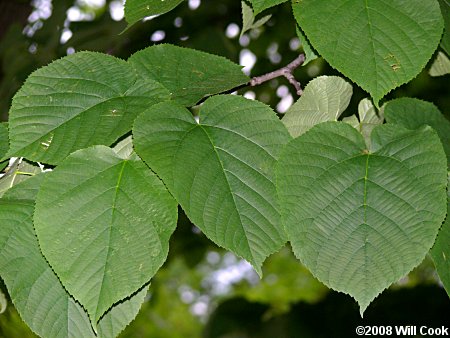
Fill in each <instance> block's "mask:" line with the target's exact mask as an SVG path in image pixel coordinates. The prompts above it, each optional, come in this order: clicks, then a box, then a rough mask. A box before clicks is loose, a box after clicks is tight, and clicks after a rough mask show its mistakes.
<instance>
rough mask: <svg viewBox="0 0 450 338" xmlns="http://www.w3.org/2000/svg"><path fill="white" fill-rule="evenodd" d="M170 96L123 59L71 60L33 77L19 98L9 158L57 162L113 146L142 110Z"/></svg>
mask: <svg viewBox="0 0 450 338" xmlns="http://www.w3.org/2000/svg"><path fill="white" fill-rule="evenodd" d="M169 97H170V95H169V93H168V91H167V90H166V89H165V88H163V87H162V86H161V85H160V84H158V83H156V82H154V81H152V80H149V79H144V78H142V77H138V76H137V75H136V73H135V71H134V70H133V68H132V67H131V66H130V65H129V64H128V63H127V62H125V61H123V60H120V59H117V58H114V57H112V56H109V55H105V54H99V53H92V52H80V53H76V54H73V55H69V56H66V57H64V58H62V59H60V60H57V61H55V62H53V63H51V64H50V65H48V66H46V67H43V68H41V69H39V70H37V71H36V72H34V73H33V74H31V75H30V76H29V77H28V79H27V80H26V82H25V84H24V85H23V87H22V88H21V89H20V90H19V91H18V92H17V94H16V95H15V96H14V99H13V102H12V106H11V110H10V119H9V137H10V145H11V147H10V150H9V156H23V157H26V158H27V159H30V160H33V161H39V162H44V163H51V164H57V163H58V162H60V161H61V160H63V159H64V158H65V157H66V156H67V155H69V154H70V153H71V152H73V151H75V150H77V149H81V148H84V147H87V146H90V145H94V144H104V145H110V144H112V143H113V142H114V141H115V140H116V139H118V138H119V137H120V136H122V135H124V134H125V133H127V132H128V131H129V130H130V129H131V125H132V123H133V121H134V119H135V118H136V116H137V115H138V114H139V113H140V112H142V111H143V110H144V109H146V108H147V107H148V106H149V105H151V104H154V103H156V102H161V101H164V100H168V99H169Z"/></svg>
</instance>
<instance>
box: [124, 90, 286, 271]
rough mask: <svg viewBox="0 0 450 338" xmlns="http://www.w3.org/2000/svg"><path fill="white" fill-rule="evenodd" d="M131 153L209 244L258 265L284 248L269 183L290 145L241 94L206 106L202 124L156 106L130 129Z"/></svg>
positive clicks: (263, 110)
mask: <svg viewBox="0 0 450 338" xmlns="http://www.w3.org/2000/svg"><path fill="white" fill-rule="evenodd" d="M133 135H134V144H135V149H136V152H137V153H138V154H139V155H140V156H141V158H143V159H144V161H145V162H146V163H147V164H148V165H149V166H150V168H152V169H153V170H154V171H155V172H156V173H157V174H158V175H159V176H160V177H161V178H162V179H163V181H164V182H165V184H166V185H167V186H168V188H169V190H170V191H171V192H172V194H173V195H174V196H175V198H176V199H177V200H178V202H179V203H180V204H181V206H182V207H183V209H184V210H185V212H186V214H187V215H188V217H189V218H190V219H191V221H192V222H193V223H194V224H195V225H197V226H198V227H199V228H200V229H201V230H202V231H203V232H204V233H205V234H206V236H208V237H209V238H210V239H211V240H212V241H214V242H215V243H216V244H218V245H220V246H222V247H224V248H227V249H229V250H231V251H233V252H234V253H236V254H237V255H239V256H241V257H243V258H245V259H246V260H247V261H249V262H250V263H251V264H252V265H253V266H254V267H255V269H256V271H258V273H261V264H262V262H263V261H264V259H265V258H266V257H267V256H268V255H269V254H271V253H273V252H275V251H276V250H278V249H279V248H280V247H281V246H282V245H283V244H284V242H285V234H284V230H283V228H282V226H281V224H280V215H279V211H278V202H277V196H276V189H275V184H274V165H275V163H276V161H277V158H278V154H279V151H280V148H281V147H282V146H283V145H284V144H285V143H287V141H288V140H289V139H290V137H289V134H288V132H287V130H286V128H285V127H284V126H283V124H282V123H281V122H280V120H279V119H278V118H277V117H276V115H275V113H274V112H273V111H272V110H271V109H270V108H269V107H267V106H265V105H264V104H262V103H259V102H255V101H250V100H246V99H244V98H242V97H239V96H215V97H212V98H210V99H208V100H207V101H205V103H204V104H203V106H202V108H201V111H200V122H199V123H197V122H196V121H195V120H194V118H193V116H192V114H191V113H190V112H189V111H188V110H187V109H185V108H183V107H182V106H180V105H177V104H175V103H162V104H158V105H156V106H154V107H152V108H150V109H149V110H147V111H146V112H144V113H143V114H142V115H140V116H139V117H138V118H137V120H136V123H135V126H134V128H133Z"/></svg>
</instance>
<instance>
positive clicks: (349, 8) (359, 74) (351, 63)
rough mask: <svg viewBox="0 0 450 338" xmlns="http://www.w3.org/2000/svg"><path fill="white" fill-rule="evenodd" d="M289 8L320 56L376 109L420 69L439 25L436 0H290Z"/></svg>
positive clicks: (435, 42)
mask: <svg viewBox="0 0 450 338" xmlns="http://www.w3.org/2000/svg"><path fill="white" fill-rule="evenodd" d="M293 9H294V13H295V17H296V19H297V21H298V24H299V25H300V27H301V28H302V29H303V31H304V32H305V33H306V36H307V37H308V39H309V41H310V42H311V44H312V45H313V46H314V48H315V49H316V50H317V51H318V52H319V54H320V55H321V56H323V57H324V58H325V60H327V61H328V62H329V63H330V65H331V66H333V67H334V68H336V69H337V70H339V71H340V72H342V73H343V74H344V75H345V76H347V77H349V78H350V79H351V80H352V81H354V82H356V83H357V84H358V85H359V86H361V87H362V88H363V89H364V90H366V91H368V92H369V93H370V95H371V96H372V97H373V99H374V102H375V105H376V106H377V107H378V102H379V101H380V99H381V98H382V97H383V96H384V95H386V94H387V93H388V92H389V91H390V90H392V89H393V88H396V87H398V86H400V85H402V84H403V83H406V82H408V81H410V80H412V79H413V78H414V77H415V76H416V75H417V74H418V73H419V72H420V71H421V70H422V69H423V68H424V67H425V65H426V64H427V62H428V60H429V59H430V58H431V56H432V55H433V52H434V51H435V50H436V47H437V46H438V44H439V41H440V39H441V34H442V29H443V26H444V24H443V20H442V15H441V11H440V9H439V4H438V2H437V0H428V1H422V0H366V1H362V0H359V1H349V0H334V1H323V0H302V1H295V0H294V3H293Z"/></svg>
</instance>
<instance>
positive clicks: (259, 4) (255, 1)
mask: <svg viewBox="0 0 450 338" xmlns="http://www.w3.org/2000/svg"><path fill="white" fill-rule="evenodd" d="M249 1H250V3H251V4H252V7H253V10H254V11H255V15H257V14H259V13H261V12H262V11H263V10H265V9H267V8H270V7H273V6H276V5H279V4H282V3H283V2H286V1H287V0H249Z"/></svg>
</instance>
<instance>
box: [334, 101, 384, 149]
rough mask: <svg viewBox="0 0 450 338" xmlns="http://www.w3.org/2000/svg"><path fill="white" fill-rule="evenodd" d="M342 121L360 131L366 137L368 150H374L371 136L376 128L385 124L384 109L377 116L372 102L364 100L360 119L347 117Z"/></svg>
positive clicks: (359, 108) (360, 110)
mask: <svg viewBox="0 0 450 338" xmlns="http://www.w3.org/2000/svg"><path fill="white" fill-rule="evenodd" d="M342 121H344V122H346V123H348V124H350V125H351V126H353V127H354V128H355V129H356V130H358V131H359V132H360V133H361V134H362V135H363V136H364V141H365V142H366V145H367V147H368V149H372V148H371V139H370V135H371V134H372V130H373V129H374V128H375V127H376V126H379V125H380V124H383V122H384V108H383V109H380V112H379V113H378V114H377V111H376V109H375V107H374V106H373V104H372V102H371V101H370V100H369V99H362V100H361V101H360V102H359V105H358V117H357V116H356V115H352V116H349V117H345V118H344V119H343V120H342Z"/></svg>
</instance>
